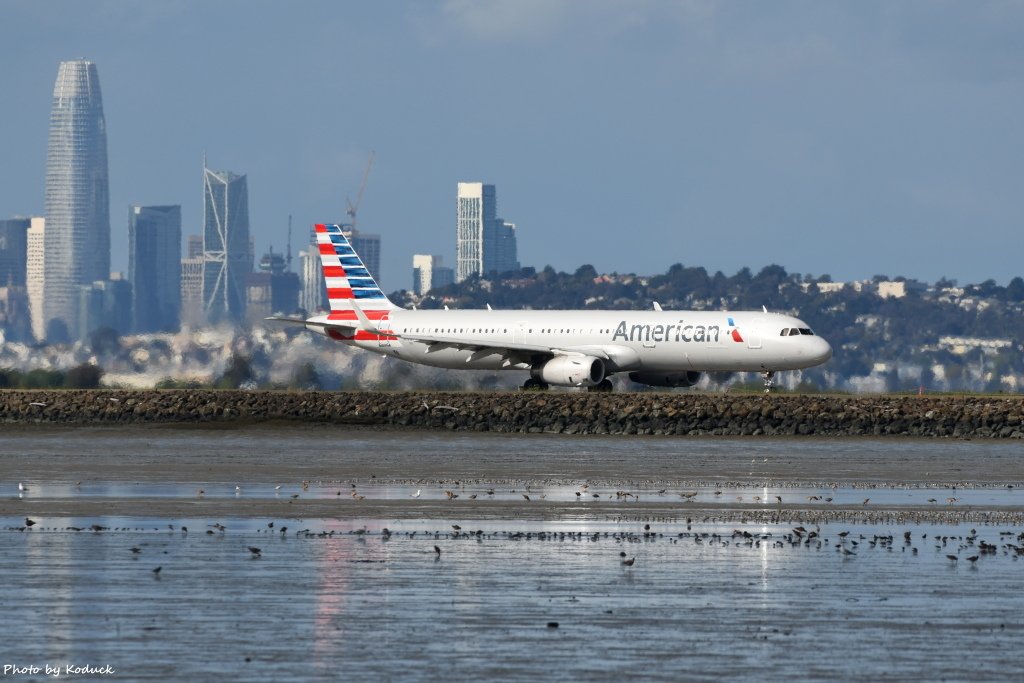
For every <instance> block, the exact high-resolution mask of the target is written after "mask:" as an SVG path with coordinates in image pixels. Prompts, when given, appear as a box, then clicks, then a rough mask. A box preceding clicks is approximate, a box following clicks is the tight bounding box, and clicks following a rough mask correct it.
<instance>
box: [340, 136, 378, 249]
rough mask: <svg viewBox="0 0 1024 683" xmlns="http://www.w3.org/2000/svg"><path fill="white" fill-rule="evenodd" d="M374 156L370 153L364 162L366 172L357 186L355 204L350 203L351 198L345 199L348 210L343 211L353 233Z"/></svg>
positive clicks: (374, 153)
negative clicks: (357, 191) (357, 192)
mask: <svg viewBox="0 0 1024 683" xmlns="http://www.w3.org/2000/svg"><path fill="white" fill-rule="evenodd" d="M376 154H377V153H376V152H373V151H371V152H370V159H369V160H368V161H367V162H366V171H364V172H363V182H362V184H361V185H360V186H359V194H357V195H356V201H355V203H354V204H353V203H352V199H351V197H347V196H346V197H345V202H346V203H347V204H348V209H346V210H345V213H347V214H348V219H349V220H348V223H349V225H350V226H351V229H352V230H353V231H355V229H356V213H357V212H358V211H359V204H360V203H361V202H362V201H363V192H364V191H365V190H366V181H367V180H369V178H370V169H371V168H373V157H374V156H375V155H376Z"/></svg>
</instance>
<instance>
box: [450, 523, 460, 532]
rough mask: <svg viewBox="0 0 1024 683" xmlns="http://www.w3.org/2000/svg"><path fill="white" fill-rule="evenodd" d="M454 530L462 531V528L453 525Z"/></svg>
mask: <svg viewBox="0 0 1024 683" xmlns="http://www.w3.org/2000/svg"><path fill="white" fill-rule="evenodd" d="M452 528H453V529H455V530H456V531H462V527H461V526H459V525H458V524H452Z"/></svg>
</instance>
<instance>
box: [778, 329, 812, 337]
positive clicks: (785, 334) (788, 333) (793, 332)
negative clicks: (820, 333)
mask: <svg viewBox="0 0 1024 683" xmlns="http://www.w3.org/2000/svg"><path fill="white" fill-rule="evenodd" d="M798 334H807V335H813V334H814V332H811V330H810V328H808V327H788V328H786V329H784V330H782V333H781V334H780V335H779V336H780V337H795V336H797V335H798Z"/></svg>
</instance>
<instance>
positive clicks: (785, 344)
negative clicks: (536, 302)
mask: <svg viewBox="0 0 1024 683" xmlns="http://www.w3.org/2000/svg"><path fill="white" fill-rule="evenodd" d="M314 229H315V234H316V239H317V246H318V248H319V250H320V259H321V265H322V266H323V274H324V279H325V281H326V285H327V296H328V301H329V302H330V311H329V312H327V313H323V314H320V315H314V316H312V317H309V318H305V319H303V318H290V317H280V316H271V317H269V318H267V320H270V321H278V322H284V323H288V324H295V325H303V326H304V327H305V328H306V329H308V330H311V331H313V332H317V333H319V334H322V335H325V336H326V337H329V338H330V339H334V340H336V341H339V342H341V343H343V344H346V345H349V346H355V347H357V348H361V349H365V350H367V351H372V352H374V353H379V354H381V355H384V356H391V357H394V358H398V359H401V360H405V361H408V362H410V363H419V364H421V365H430V366H434V367H439V368H451V369H464V370H491V371H493V370H520V371H523V370H525V371H528V372H529V373H530V374H529V378H528V379H527V380H526V381H525V383H524V384H523V389H526V390H545V389H548V388H549V387H550V386H552V385H554V386H560V387H581V388H583V387H585V388H586V389H588V390H589V391H599V392H602V391H611V390H612V383H611V381H610V379H609V378H610V377H611V376H612V375H614V374H618V373H628V376H629V379H630V380H632V381H633V382H636V383H638V384H646V385H649V386H655V387H688V386H693V385H695V384H697V382H698V381H699V380H700V378H701V374H702V373H705V372H758V373H760V374H761V376H762V378H763V379H764V386H765V392H766V393H767V392H768V391H770V389H771V387H772V384H773V383H774V378H775V373H777V372H779V371H782V370H801V369H804V368H810V367H814V366H816V365H820V364H822V363H824V362H825V361H827V360H828V359H829V358H831V356H832V348H831V347H830V346H829V344H828V342H826V341H825V340H824V339H822V338H821V337H819V336H817V335H815V334H814V332H813V331H812V330H811V328H810V327H809V326H808V325H807V324H806V323H804V322H803V321H801V320H799V319H798V318H795V317H793V316H789V315H784V314H779V313H769V312H768V311H767V309H764V310H761V311H737V312H728V311H666V310H662V308H661V306H659V305H658V304H657V303H655V304H654V308H653V310H647V311H635V310H634V311H584V310H541V311H534V310H509V311H504V310H502V311H498V310H492V309H491V308H490V306H488V307H487V309H485V310H448V308H447V307H445V309H443V310H416V309H413V310H408V309H404V308H401V307H399V306H396V305H395V304H393V303H392V302H391V301H390V300H389V299H388V298H387V296H385V295H384V292H383V291H381V289H380V287H379V286H378V285H377V283H376V281H375V280H374V279H373V276H372V275H370V272H369V271H368V270H367V269H366V266H365V265H364V263H363V261H362V259H361V258H360V256H359V255H358V254H357V253H356V252H355V250H354V249H353V248H352V245H351V244H350V243H349V241H348V239H347V238H346V237H345V235H343V234H342V229H341V226H339V225H331V224H323V223H318V224H316V225H315V226H314Z"/></svg>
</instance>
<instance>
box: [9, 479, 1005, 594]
mask: <svg viewBox="0 0 1024 683" xmlns="http://www.w3.org/2000/svg"><path fill="white" fill-rule="evenodd" d="M78 485H79V486H80V485H81V482H79V484H78ZM311 485H316V486H318V487H319V486H324V482H319V481H317V482H312V481H308V480H307V481H302V482H301V484H299V485H298V489H299V492H297V493H290V494H289V493H286V495H289V496H290V497H291V498H292V499H295V498H298V497H299V496H300V493H302V492H308V491H309V490H310V486H311ZM436 486H437V490H438V492H439V493H440V495H441V497H442V499H447V500H449V501H452V500H455V499H457V498H459V497H460V496H465V497H466V498H467V499H470V500H474V499H476V498H477V497H478V496H486V497H489V498H492V497H494V496H495V495H496V494H499V492H498V491H497V490H496V488H495V487H493V486H487V487H482V488H480V489H479V490H478V491H477V492H473V493H467V492H466V487H465V485H464V484H463V483H462V482H460V481H453V482H445V481H439V482H437V484H436ZM289 488H290V487H289ZM577 489H578V490H576V491H575V492H574V493H575V497H576V499H577V500H581V499H583V498H588V497H590V498H606V499H608V500H619V501H630V500H633V501H636V500H639V495H638V493H636V492H633V491H626V490H621V489H620V490H615V491H611V490H605V491H604V492H598V491H595V490H593V488H592V487H591V485H590V484H588V483H583V484H579V485H578V486H577ZM281 490H282V485H275V486H274V495H275V496H278V495H280V494H281ZM292 490H295V489H292ZM524 490H525V492H523V491H524ZM29 491H30V489H29V486H28V485H26V484H25V483H23V482H19V484H18V494H19V496H20V497H24V496H25V495H26V494H27V493H29ZM517 492H518V494H519V495H520V496H522V499H523V500H525V501H532V500H534V499H544V498H546V494H545V493H544V492H543V491H540V492H538V491H534V490H532V489H531V485H529V484H526V485H525V486H524V487H523V489H521V490H518V491H517V489H515V488H512V489H507V490H503V491H501V494H502V495H507V494H516V493H517ZM205 493H206V491H205V489H203V488H200V489H197V490H196V495H197V496H199V497H203V496H204V495H205ZM424 493H425V491H424V489H423V488H422V487H421V488H417V489H416V491H415V492H414V493H411V494H409V497H410V498H413V499H420V498H421V497H423V496H424ZM646 493H648V494H653V495H655V496H657V497H662V496H665V495H667V494H668V493H669V491H668V489H658V490H656V491H654V490H651V491H647V492H646ZM708 493H709V494H710V496H711V497H712V500H715V499H718V498H719V497H720V496H722V495H723V491H722V490H721V489H715V490H714V491H710V492H708ZM234 494H235V495H236V496H240V495H241V494H242V487H241V485H235V486H234ZM342 495H343V492H342V490H337V492H336V493H335V496H339V497H340V496H342ZM435 495H436V494H435ZM677 495H678V496H679V498H681V499H682V501H683V502H684V503H692V502H693V501H694V499H696V498H697V497H698V495H700V492H699V491H681V492H678V494H677ZM348 496H349V497H350V498H352V499H353V500H356V501H362V500H364V499H365V498H366V496H365V495H364V494H363V493H360V492H359V490H358V488H357V486H356V484H355V483H349V490H348ZM531 496H532V497H531ZM806 499H807V501H808V502H819V501H822V500H823V501H824V502H825V503H831V502H833V500H834V496H829V497H822V496H818V495H812V496H807V497H806ZM737 500H739V501H742V500H743V497H742V496H738V497H737ZM752 500H753V501H754V502H755V503H759V502H762V498H761V496H752ZM870 500H871V499H870V498H865V499H864V500H863V502H862V503H861V505H862V506H866V505H868V503H869V502H870ZM958 501H959V499H958V498H956V497H952V496H951V497H948V498H947V499H946V503H947V505H948V506H953V505H954V504H955V503H957V502H958ZM928 502H929V503H930V504H936V503H937V502H938V499H936V498H929V499H928ZM763 503H764V504H765V505H768V506H770V507H772V508H775V507H776V506H778V510H777V511H776V512H775V513H774V516H773V517H772V518H771V519H770V520H768V521H770V522H772V523H773V524H774V525H775V527H776V530H775V531H760V532H753V531H749V530H744V529H736V530H734V531H733V532H732V533H731V534H727V533H721V532H711V531H707V532H694V531H693V530H692V525H693V524H694V520H693V519H692V518H687V519H686V525H685V529H686V530H685V531H681V530H680V531H675V532H673V531H671V530H669V527H670V525H668V524H666V525H662V529H663V530H662V531H658V532H655V531H652V530H651V526H650V524H645V525H644V530H643V532H633V531H605V532H597V531H594V532H573V531H490V532H486V533H485V532H484V531H483V530H482V529H478V530H476V531H465V530H463V528H462V527H461V526H460V525H459V524H453V525H451V527H452V530H451V531H444V532H441V531H434V532H422V531H420V532H417V531H409V532H405V533H404V536H405V537H406V538H408V539H409V540H416V539H417V538H430V539H432V540H433V541H434V543H433V544H432V547H433V555H434V557H435V559H436V560H440V559H441V557H442V547H441V545H439V543H443V542H445V541H460V540H475V541H478V542H483V541H488V540H503V541H516V542H518V541H561V542H564V541H570V542H571V541H590V542H599V541H602V540H612V541H614V542H617V543H641V542H654V541H657V540H667V541H668V542H669V543H672V544H677V543H685V542H691V543H694V544H703V545H706V546H708V547H712V546H721V547H728V546H737V547H742V546H745V547H748V548H761V547H762V546H764V545H767V546H770V547H772V548H787V547H791V548H798V547H800V548H807V549H811V550H816V551H821V550H829V549H831V550H834V551H835V552H836V553H837V554H838V555H839V556H841V557H842V558H843V559H850V558H854V557H856V556H857V555H858V553H862V552H864V551H866V550H874V549H880V550H884V551H888V552H893V551H894V550H895V549H897V548H898V549H899V551H900V552H901V553H906V552H909V553H910V554H912V555H915V556H916V555H918V553H919V551H920V550H921V549H924V548H926V547H927V546H926V544H927V543H929V542H930V543H931V544H932V545H933V546H934V551H935V552H936V553H938V554H940V555H943V556H944V557H945V558H946V559H947V560H948V561H949V562H950V563H953V564H955V563H958V562H959V561H960V560H964V561H966V562H967V563H970V564H971V565H972V566H973V565H974V564H975V563H977V562H978V561H979V560H980V559H981V558H983V557H986V556H989V557H991V556H996V555H1000V554H1001V555H1003V556H1008V557H1012V558H1013V559H1015V560H1016V559H1018V558H1021V557H1024V532H1011V531H998V532H997V533H998V534H999V543H992V542H988V541H986V540H984V539H982V538H980V537H979V535H978V532H977V531H976V530H975V529H971V530H970V533H968V534H965V535H957V536H953V535H949V534H942V535H932V536H931V538H930V539H929V534H928V533H919V534H918V537H917V539H914V537H913V532H912V531H911V530H905V531H903V532H902V539H903V542H902V544H898V543H897V542H896V538H897V537H898V535H897V537H894V535H892V534H888V535H885V534H883V535H879V534H871V535H867V534H856V535H854V534H853V532H851V531H848V530H845V531H841V532H838V533H835V534H829V533H828V531H825V530H823V526H822V524H825V525H826V526H827V525H828V523H829V522H830V521H831V522H834V521H836V517H835V516H833V517H832V518H831V519H830V518H828V517H825V516H823V513H822V511H821V510H820V509H819V510H806V509H804V510H800V509H799V506H798V507H797V508H794V509H792V510H789V511H788V514H787V515H786V516H785V517H784V516H783V515H782V514H781V506H782V505H783V503H784V499H783V496H781V495H775V496H774V505H772V501H770V500H769V499H768V497H767V496H765V497H764V500H763ZM848 505H849V504H848ZM686 509H691V508H690V507H689V506H687V508H686ZM740 514H741V516H740V517H739V518H738V519H739V521H741V522H743V523H748V522H749V523H764V522H765V521H766V520H764V519H760V520H759V519H758V518H757V515H756V514H751V513H750V511H749V510H748V511H743V512H742V513H740ZM844 514H846V515H847V519H846V521H850V522H853V523H857V522H858V521H860V522H867V521H872V522H875V523H877V522H879V521H880V520H878V519H874V520H868V519H866V516H865V515H864V514H863V513H862V516H861V518H860V519H859V520H858V518H857V517H856V516H855V515H854V514H853V513H850V512H849V511H847V512H846V513H844ZM1019 517H1020V515H1019V513H1018V515H1017V517H1016V518H1014V519H1017V521H1020V519H1019ZM736 519H737V517H736V515H735V514H733V515H729V514H728V513H725V514H721V515H719V516H717V517H704V518H703V519H702V520H699V522H698V523H709V522H710V524H709V526H710V527H715V526H719V527H720V526H721V524H722V523H723V522H726V521H727V520H731V521H735V520H736ZM39 521H40V520H37V519H32V518H30V517H25V521H24V524H23V525H22V524H19V525H14V526H8V527H6V528H5V530H6V531H21V532H24V531H30V530H32V531H36V532H38V531H70V532H91V533H94V534H101V533H105V532H111V531H114V532H151V531H171V532H176V533H180V534H181V535H183V536H184V535H187V534H188V533H189V529H188V527H187V526H184V525H181V526H175V525H174V524H168V525H167V528H166V529H158V528H142V527H115V528H113V529H111V528H110V527H107V526H104V525H101V524H98V523H94V524H91V525H88V526H81V527H79V526H65V527H60V528H58V527H48V526H38V525H39ZM889 521H903V522H906V521H912V522H915V523H921V522H927V521H928V520H927V519H920V518H918V519H913V520H908V518H907V516H906V515H904V514H896V515H892V516H890V518H889ZM932 521H933V522H937V521H939V519H938V518H934V519H933V520H932ZM946 521H949V520H946ZM958 521H964V520H963V519H960V520H958ZM986 521H987V522H988V523H989V524H997V523H999V521H1000V520H999V519H996V518H992V519H989V520H986ZM1002 521H1003V522H1005V521H1007V520H1005V519H1003V520H1002ZM787 523H789V524H790V526H791V529H790V530H789V531H779V530H778V527H780V526H784V525H785V524H787ZM805 525H807V526H805ZM250 526H251V525H250ZM227 531H228V527H227V526H226V525H225V524H222V523H220V522H212V523H210V524H208V525H207V528H206V529H204V532H205V535H208V536H212V535H220V536H224V535H225V534H226V533H227ZM288 531H289V529H288V527H287V526H280V525H276V524H275V522H274V521H270V522H268V523H266V526H265V527H262V528H258V529H257V531H256V533H258V534H270V533H273V534H275V535H278V536H280V537H281V538H284V537H285V536H286V535H287V534H288ZM242 533H243V534H248V533H251V531H245V530H243V532H242ZM346 533H347V534H348V535H354V536H357V537H359V540H361V541H365V540H366V539H367V538H371V537H373V536H374V535H379V536H380V537H381V540H382V541H385V542H386V541H390V540H391V539H392V537H393V536H394V535H395V532H392V531H390V530H389V529H387V528H384V529H382V530H381V531H379V532H372V531H370V530H368V529H367V528H365V527H364V528H361V529H355V530H352V531H349V532H339V531H337V530H330V531H328V530H321V531H312V530H310V529H309V528H301V529H296V530H293V531H292V535H294V536H297V537H302V538H321V539H323V538H333V537H335V536H340V535H346ZM830 536H834V538H830ZM244 548H245V552H246V553H248V555H249V557H251V558H252V559H260V558H262V557H263V554H264V550H263V549H262V548H261V547H258V546H255V545H245V546H244ZM950 551H952V552H950ZM129 552H130V553H131V554H132V555H133V556H135V557H138V556H139V555H141V554H143V552H144V551H143V549H142V548H140V547H139V545H133V546H131V547H130V548H129ZM637 558H638V554H637V553H636V552H634V553H631V554H629V556H628V557H627V553H626V552H625V551H620V552H619V562H620V563H621V564H622V566H623V567H625V568H633V567H634V566H636V565H637V563H638V559H637ZM640 563H641V564H642V559H641V560H640ZM152 571H153V573H154V576H157V577H159V575H160V573H161V571H162V566H158V567H156V568H154V569H153V570H152Z"/></svg>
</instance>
